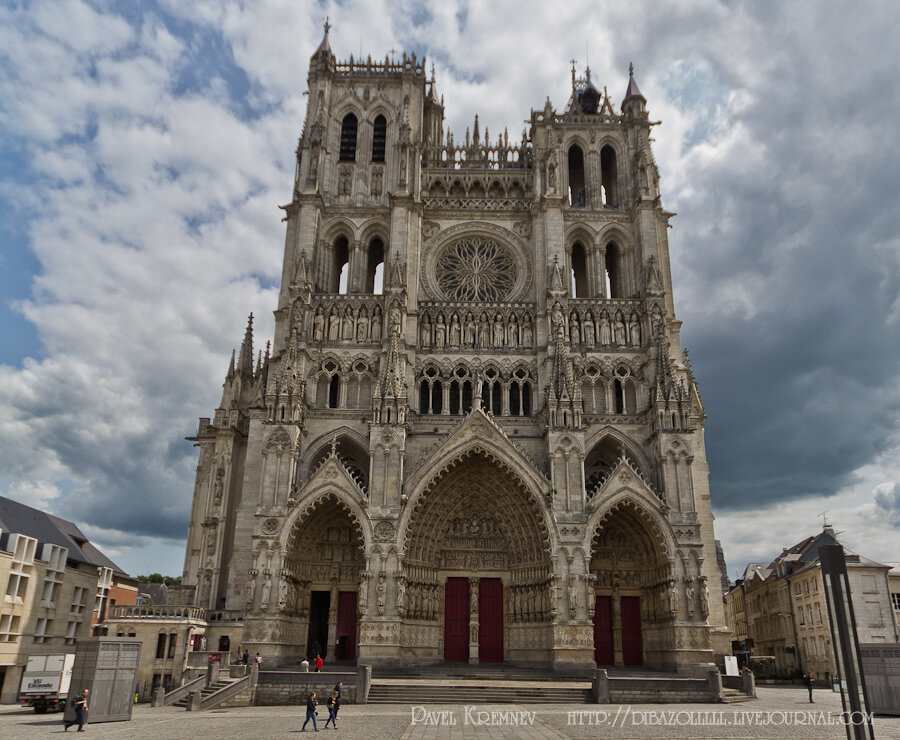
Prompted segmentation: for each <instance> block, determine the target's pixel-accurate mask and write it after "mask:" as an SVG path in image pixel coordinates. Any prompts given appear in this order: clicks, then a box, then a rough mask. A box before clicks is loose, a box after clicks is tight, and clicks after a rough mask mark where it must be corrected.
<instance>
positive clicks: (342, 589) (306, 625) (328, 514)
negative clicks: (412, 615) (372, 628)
mask: <svg viewBox="0 0 900 740" xmlns="http://www.w3.org/2000/svg"><path fill="white" fill-rule="evenodd" d="M364 552H365V546H364V538H363V534H362V529H361V527H360V525H359V522H358V521H357V519H356V517H355V516H354V515H353V513H352V512H351V510H350V508H349V506H348V505H347V504H346V503H345V502H343V501H342V500H341V499H340V497H339V496H338V495H337V494H334V493H332V494H327V495H325V496H323V497H322V498H320V499H319V500H318V501H316V502H315V503H314V504H312V506H310V508H309V509H308V510H307V511H306V512H305V513H304V515H303V516H302V517H301V518H300V519H298V520H297V522H296V523H295V524H294V526H293V528H292V529H291V533H290V535H289V537H288V542H287V548H286V553H285V558H284V565H283V571H284V578H285V579H287V582H288V583H289V584H292V588H293V589H294V591H295V593H296V598H295V600H294V601H293V603H288V604H287V606H286V608H285V610H286V611H293V614H287V616H295V617H297V618H299V624H298V631H297V637H298V638H299V640H300V643H301V644H300V646H299V647H300V652H301V654H302V655H305V656H306V657H308V658H310V659H312V658H315V656H316V654H319V655H321V656H322V658H323V659H328V660H331V661H334V660H338V661H353V660H356V655H357V644H358V637H359V627H358V624H359V619H358V601H357V595H358V592H359V588H360V581H361V580H362V571H363V569H364V568H365V554H364Z"/></svg>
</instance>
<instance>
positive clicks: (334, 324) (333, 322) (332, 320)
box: [328, 306, 341, 342]
mask: <svg viewBox="0 0 900 740" xmlns="http://www.w3.org/2000/svg"><path fill="white" fill-rule="evenodd" d="M340 338H341V317H340V316H338V312H337V309H336V308H335V307H334V306H332V307H331V311H330V312H329V314H328V341H330V342H336V341H337V340H338V339H340Z"/></svg>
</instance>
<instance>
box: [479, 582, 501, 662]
mask: <svg viewBox="0 0 900 740" xmlns="http://www.w3.org/2000/svg"><path fill="white" fill-rule="evenodd" d="M478 662H479V663H502V662H503V581H501V580H500V579H499V578H482V579H481V581H479V583H478Z"/></svg>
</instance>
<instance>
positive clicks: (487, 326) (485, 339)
mask: <svg viewBox="0 0 900 740" xmlns="http://www.w3.org/2000/svg"><path fill="white" fill-rule="evenodd" d="M479 324H480V326H479V330H478V339H479V346H480V347H481V349H489V348H490V346H491V322H490V320H489V319H488V316H487V314H486V313H485V312H484V311H482V312H481V320H480V321H479Z"/></svg>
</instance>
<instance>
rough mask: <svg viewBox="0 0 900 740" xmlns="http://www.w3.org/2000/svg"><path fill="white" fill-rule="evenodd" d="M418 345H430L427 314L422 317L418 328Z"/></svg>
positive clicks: (429, 322)
mask: <svg viewBox="0 0 900 740" xmlns="http://www.w3.org/2000/svg"><path fill="white" fill-rule="evenodd" d="M419 346H421V347H430V346H431V319H430V318H429V316H428V314H425V315H424V316H423V317H422V326H421V327H420V329H419Z"/></svg>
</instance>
